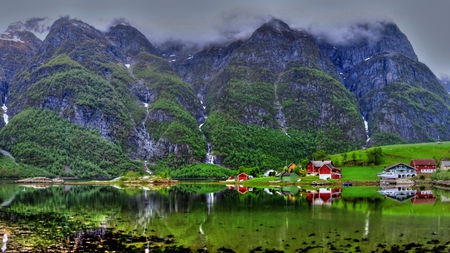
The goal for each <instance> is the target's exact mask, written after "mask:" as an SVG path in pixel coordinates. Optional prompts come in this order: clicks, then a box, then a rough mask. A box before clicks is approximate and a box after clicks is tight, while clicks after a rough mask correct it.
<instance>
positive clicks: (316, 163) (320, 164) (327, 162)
mask: <svg viewBox="0 0 450 253" xmlns="http://www.w3.org/2000/svg"><path fill="white" fill-rule="evenodd" d="M311 162H312V164H313V165H314V167H322V166H323V165H324V164H333V163H332V162H331V161H329V160H327V161H311Z"/></svg>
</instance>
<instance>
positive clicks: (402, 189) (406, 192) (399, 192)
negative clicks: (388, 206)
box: [378, 186, 417, 202]
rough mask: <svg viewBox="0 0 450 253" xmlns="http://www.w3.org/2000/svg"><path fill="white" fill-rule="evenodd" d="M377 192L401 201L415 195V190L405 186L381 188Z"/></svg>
mask: <svg viewBox="0 0 450 253" xmlns="http://www.w3.org/2000/svg"><path fill="white" fill-rule="evenodd" d="M378 193H380V194H381V195H384V196H385V197H388V198H390V199H393V200H396V201H399V202H403V201H406V200H408V199H412V198H414V197H415V196H416V193H417V190H415V189H411V188H409V187H406V186H399V187H389V188H383V187H382V188H381V189H380V190H379V191H378Z"/></svg>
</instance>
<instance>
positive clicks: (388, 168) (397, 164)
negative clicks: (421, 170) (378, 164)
mask: <svg viewBox="0 0 450 253" xmlns="http://www.w3.org/2000/svg"><path fill="white" fill-rule="evenodd" d="M399 165H403V166H405V167H407V168H409V169H412V170H416V169H415V168H413V167H411V166H409V165H407V164H404V163H396V164H394V165H391V166H389V167H387V168H385V169H384V170H383V171H388V170H390V169H394V168H395V167H397V166H399Z"/></svg>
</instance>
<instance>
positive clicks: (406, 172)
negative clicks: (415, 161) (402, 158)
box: [377, 163, 417, 181]
mask: <svg viewBox="0 0 450 253" xmlns="http://www.w3.org/2000/svg"><path fill="white" fill-rule="evenodd" d="M377 176H378V177H379V178H380V179H383V180H394V181H395V180H398V179H408V178H412V177H416V176H417V171H416V169H415V168H413V167H411V166H409V165H406V164H404V163H397V164H394V165H392V166H390V167H387V168H385V169H384V170H383V172H380V173H378V174H377Z"/></svg>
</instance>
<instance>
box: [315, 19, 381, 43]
mask: <svg viewBox="0 0 450 253" xmlns="http://www.w3.org/2000/svg"><path fill="white" fill-rule="evenodd" d="M387 22H388V21H373V22H364V23H353V24H347V25H345V26H339V27H331V26H324V25H310V26H308V27H307V28H306V30H307V31H308V32H309V33H311V34H312V35H313V36H315V37H316V38H320V39H323V40H325V41H327V42H329V43H331V44H333V45H347V44H351V43H353V42H357V41H361V40H367V41H368V42H369V43H371V44H375V43H377V42H378V41H379V40H380V39H381V37H382V36H383V32H384V29H385V24H386V23H387Z"/></svg>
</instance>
